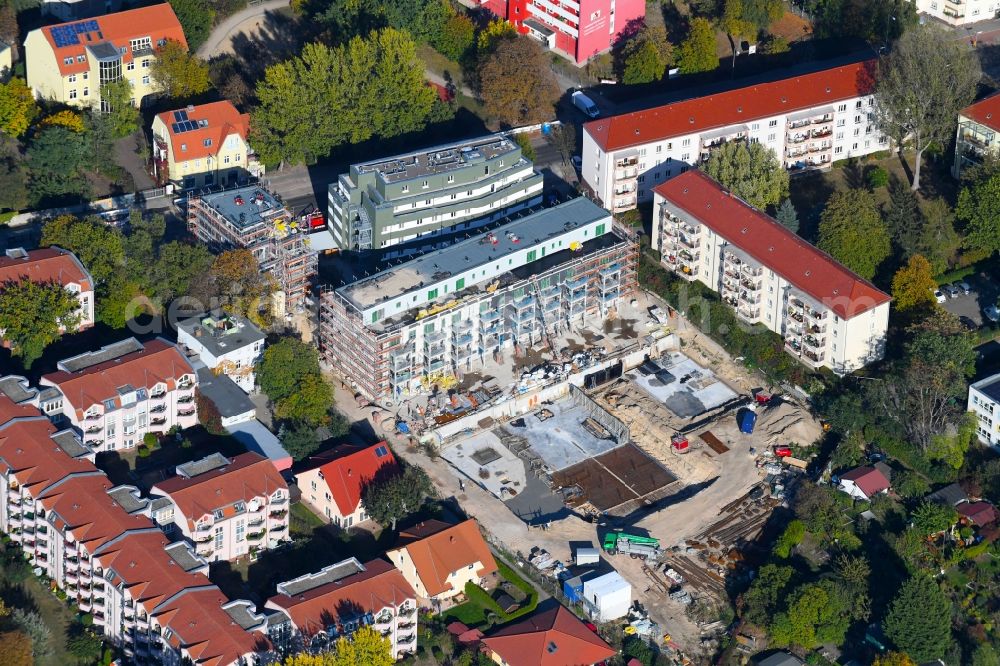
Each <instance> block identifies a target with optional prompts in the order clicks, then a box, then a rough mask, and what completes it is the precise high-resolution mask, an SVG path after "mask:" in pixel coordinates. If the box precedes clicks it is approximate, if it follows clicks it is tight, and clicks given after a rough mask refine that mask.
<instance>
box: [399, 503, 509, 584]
mask: <svg viewBox="0 0 1000 666" xmlns="http://www.w3.org/2000/svg"><path fill="white" fill-rule="evenodd" d="M399 540H400V543H401V544H403V548H405V549H406V551H407V552H408V553H409V555H410V559H412V560H413V565H414V567H415V568H416V571H417V576H419V577H420V582H422V583H423V584H424V588H425V589H426V590H427V594H428V595H430V596H432V597H433V596H436V595H438V594H441V593H442V592H447V591H448V590H451V589H452V585H451V583H450V582H448V576H449V575H450V574H452V573H454V572H456V571H458V570H460V569H464V568H466V567H468V566H469V565H471V564H473V563H475V562H479V563H480V564H481V568H480V569H479V570H478V571H476V574H477V575H478V576H480V577H482V576H488V575H490V574H493V573H496V571H497V563H496V560H494V559H493V553H491V552H490V547H489V546H488V545H486V542H485V541H484V540H483V535H482V534H480V532H479V524H478V523H476V521H475V520H472V519H469V520H466V521H465V522H462V523H459V524H458V525H449V524H448V523H445V522H442V521H440V520H428V521H426V522H423V523H419V524H417V525H414V526H413V527H411V528H410V529H407V530H403V531H401V532H400V533H399Z"/></svg>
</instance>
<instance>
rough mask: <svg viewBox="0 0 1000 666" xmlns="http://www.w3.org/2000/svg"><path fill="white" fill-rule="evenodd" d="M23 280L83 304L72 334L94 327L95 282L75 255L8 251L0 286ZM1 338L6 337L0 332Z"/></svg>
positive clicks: (1, 264) (47, 250) (52, 251)
mask: <svg viewBox="0 0 1000 666" xmlns="http://www.w3.org/2000/svg"><path fill="white" fill-rule="evenodd" d="M0 71H2V68H0ZM21 280H30V281H32V282H35V283H37V284H47V283H50V282H52V283H56V284H59V285H60V286H62V287H63V288H64V289H66V291H68V292H70V293H71V294H73V296H74V297H75V298H76V299H77V301H78V302H79V303H80V306H79V307H78V308H77V311H76V312H75V313H74V314H75V315H76V317H77V321H76V324H75V326H74V327H73V330H74V331H82V330H84V329H88V328H90V327H91V326H93V325H94V278H93V277H91V275H90V272H89V271H87V269H86V268H85V267H84V265H83V264H82V263H81V262H80V260H79V259H78V258H77V257H76V255H75V254H73V253H72V252H68V251H66V250H63V249H61V248H58V247H46V248H41V249H38V250H24V249H23V248H17V247H15V248H10V249H8V250H7V251H6V252H5V253H4V256H0V285H3V284H5V283H7V282H20V281H21ZM59 330H60V332H63V333H65V332H66V326H65V325H62V324H60V326H59ZM2 338H3V333H2V332H0V339H2Z"/></svg>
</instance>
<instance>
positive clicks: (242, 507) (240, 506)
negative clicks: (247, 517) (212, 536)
mask: <svg viewBox="0 0 1000 666" xmlns="http://www.w3.org/2000/svg"><path fill="white" fill-rule="evenodd" d="M246 510H247V505H246V503H245V502H237V503H236V504H234V505H233V511H235V512H236V513H243V512H244V511H246Z"/></svg>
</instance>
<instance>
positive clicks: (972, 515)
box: [955, 502, 997, 527]
mask: <svg viewBox="0 0 1000 666" xmlns="http://www.w3.org/2000/svg"><path fill="white" fill-rule="evenodd" d="M955 510H956V511H958V513H959V514H960V515H962V516H964V517H965V518H968V519H969V520H970V521H971V522H972V523H973V524H974V525H976V526H977V527H983V526H984V525H989V524H990V523H992V522H994V521H995V520H996V519H997V510H996V509H994V508H993V505H992V504H990V503H989V502H964V503H962V504H959V505H958V506H956V507H955Z"/></svg>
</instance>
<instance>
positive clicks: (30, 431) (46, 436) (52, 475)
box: [0, 396, 96, 495]
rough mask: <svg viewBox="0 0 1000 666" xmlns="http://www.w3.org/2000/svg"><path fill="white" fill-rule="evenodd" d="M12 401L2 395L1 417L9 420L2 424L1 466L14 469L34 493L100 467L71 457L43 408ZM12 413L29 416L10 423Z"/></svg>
mask: <svg viewBox="0 0 1000 666" xmlns="http://www.w3.org/2000/svg"><path fill="white" fill-rule="evenodd" d="M12 405H13V403H11V401H10V400H9V399H8V398H7V397H6V396H0V420H2V421H3V422H4V423H7V425H6V427H3V428H0V469H2V470H3V471H8V472H10V473H11V475H12V476H13V477H14V478H15V479H17V482H18V483H19V484H21V486H22V487H24V488H25V489H27V490H28V491H29V492H31V493H32V494H33V495H34V494H37V493H38V492H40V491H41V490H43V489H45V488H48V487H49V486H50V485H51V484H53V483H55V482H56V481H59V480H61V479H64V478H65V477H67V476H69V475H70V474H76V473H81V472H92V471H94V470H95V469H96V468H95V467H94V465H93V463H91V462H89V461H87V460H82V459H76V458H71V457H70V456H69V455H67V454H66V453H65V452H64V451H63V450H62V449H61V448H59V445H58V444H56V443H55V442H54V441H53V440H52V438H51V436H52V435H53V434H54V433H55V432H56V429H55V427H54V426H53V425H52V423H51V422H49V420H48V419H47V418H45V417H44V416H42V415H41V412H39V411H38V410H37V409H35V408H34V407H30V406H28V405H24V406H21V407H17V408H13V407H12ZM12 417H17V418H23V419H26V420H23V421H17V422H14V423H10V422H9V421H10V419H11V418H12ZM27 419H30V420H27ZM0 425H3V424H2V423H0Z"/></svg>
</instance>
